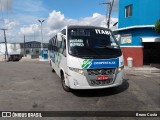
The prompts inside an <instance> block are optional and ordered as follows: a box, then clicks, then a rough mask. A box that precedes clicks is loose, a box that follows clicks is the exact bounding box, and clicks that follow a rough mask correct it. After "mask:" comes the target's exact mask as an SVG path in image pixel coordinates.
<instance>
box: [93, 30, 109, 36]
mask: <svg viewBox="0 0 160 120" xmlns="http://www.w3.org/2000/svg"><path fill="white" fill-rule="evenodd" d="M95 31H96V34H102V35H111V32H110V31H108V30H100V29H95Z"/></svg>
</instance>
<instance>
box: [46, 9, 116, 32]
mask: <svg viewBox="0 0 160 120" xmlns="http://www.w3.org/2000/svg"><path fill="white" fill-rule="evenodd" d="M117 21H118V19H117V18H111V26H113V24H114V23H115V22H117ZM66 25H92V26H101V27H106V20H105V15H101V14H99V13H93V15H92V16H90V17H85V18H81V19H68V18H65V16H64V14H62V13H61V12H60V11H55V10H54V11H52V13H50V14H49V17H48V19H47V26H48V27H49V30H50V32H49V35H51V33H55V32H56V30H60V29H61V28H62V27H64V26H66Z"/></svg>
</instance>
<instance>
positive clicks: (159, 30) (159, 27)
mask: <svg viewBox="0 0 160 120" xmlns="http://www.w3.org/2000/svg"><path fill="white" fill-rule="evenodd" d="M154 29H155V31H156V32H157V33H160V19H159V20H158V21H157V22H156V24H155V27H154Z"/></svg>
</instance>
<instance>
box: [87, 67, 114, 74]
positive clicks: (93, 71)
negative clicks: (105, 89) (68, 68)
mask: <svg viewBox="0 0 160 120" xmlns="http://www.w3.org/2000/svg"><path fill="white" fill-rule="evenodd" d="M87 73H88V75H113V74H115V69H114V68H108V69H88V70H87Z"/></svg>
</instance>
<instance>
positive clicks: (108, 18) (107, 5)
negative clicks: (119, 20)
mask: <svg viewBox="0 0 160 120" xmlns="http://www.w3.org/2000/svg"><path fill="white" fill-rule="evenodd" d="M100 4H105V5H106V9H109V10H108V11H109V12H108V13H107V10H106V22H107V23H106V25H107V27H108V28H110V21H111V13H112V8H113V4H114V0H112V1H110V2H103V3H100Z"/></svg>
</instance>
